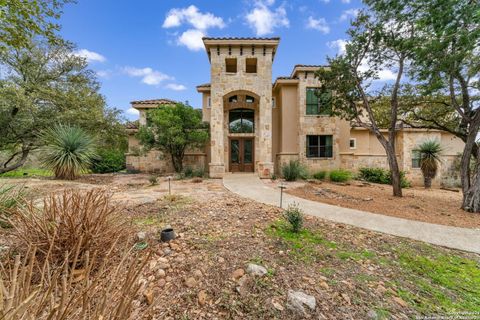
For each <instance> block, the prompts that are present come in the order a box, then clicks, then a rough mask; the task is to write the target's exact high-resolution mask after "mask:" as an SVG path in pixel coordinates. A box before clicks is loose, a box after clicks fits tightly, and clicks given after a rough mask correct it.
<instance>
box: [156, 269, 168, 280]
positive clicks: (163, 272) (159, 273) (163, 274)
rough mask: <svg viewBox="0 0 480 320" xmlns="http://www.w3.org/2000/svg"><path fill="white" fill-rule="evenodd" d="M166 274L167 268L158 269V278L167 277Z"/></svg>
mask: <svg viewBox="0 0 480 320" xmlns="http://www.w3.org/2000/svg"><path fill="white" fill-rule="evenodd" d="M165 276H166V273H165V270H163V269H158V270H157V277H158V278H165Z"/></svg>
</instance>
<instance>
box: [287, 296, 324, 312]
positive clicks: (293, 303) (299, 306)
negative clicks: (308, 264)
mask: <svg viewBox="0 0 480 320" xmlns="http://www.w3.org/2000/svg"><path fill="white" fill-rule="evenodd" d="M316 305H317V301H316V299H315V297H314V296H311V295H308V294H306V293H303V292H302V291H293V290H288V296H287V308H288V309H290V310H292V311H294V312H296V313H298V314H301V315H306V314H307V310H305V306H307V307H308V308H309V309H310V310H312V311H313V310H315V307H316Z"/></svg>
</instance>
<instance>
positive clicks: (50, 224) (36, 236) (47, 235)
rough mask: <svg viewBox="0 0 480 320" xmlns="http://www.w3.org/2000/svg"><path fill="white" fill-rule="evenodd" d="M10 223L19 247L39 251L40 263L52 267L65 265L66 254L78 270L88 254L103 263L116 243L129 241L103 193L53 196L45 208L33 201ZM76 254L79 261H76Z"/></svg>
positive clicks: (116, 211)
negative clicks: (74, 258) (45, 263)
mask: <svg viewBox="0 0 480 320" xmlns="http://www.w3.org/2000/svg"><path fill="white" fill-rule="evenodd" d="M10 222H11V224H12V226H13V228H14V231H13V235H14V236H15V237H16V238H17V239H18V240H19V242H20V245H21V246H20V247H21V248H29V247H33V246H34V247H36V257H37V259H39V261H40V262H43V261H44V260H48V262H49V264H51V265H52V266H59V265H61V264H63V263H64V260H65V253H67V252H68V253H69V258H68V263H69V265H76V267H81V266H79V265H78V264H79V263H80V261H84V259H85V256H86V255H87V253H88V252H89V253H90V255H93V254H94V255H95V257H96V259H97V261H102V259H103V258H104V257H105V256H106V255H107V253H108V250H110V248H111V247H112V246H113V245H114V244H115V243H116V242H119V243H124V242H126V239H128V237H129V236H128V234H129V228H128V226H127V224H126V220H125V219H124V218H123V216H122V214H121V211H119V209H118V208H117V206H115V205H113V204H112V201H111V196H110V194H109V193H107V191H105V190H101V189H92V190H90V191H86V192H85V191H81V190H66V191H63V192H62V193H60V194H51V195H49V196H47V197H46V198H45V199H44V201H43V205H42V206H39V205H38V203H35V202H33V201H32V202H30V203H27V204H26V205H25V206H21V207H19V208H18V209H17V210H16V212H15V214H13V215H12V217H11V219H10ZM132 238H133V237H132ZM75 254H76V255H77V256H78V257H79V258H78V259H76V260H75V261H74V260H73V256H74V255H75Z"/></svg>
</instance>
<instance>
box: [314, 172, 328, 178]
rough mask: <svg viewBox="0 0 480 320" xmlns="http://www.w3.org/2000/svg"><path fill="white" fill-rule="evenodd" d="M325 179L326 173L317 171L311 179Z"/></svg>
mask: <svg viewBox="0 0 480 320" xmlns="http://www.w3.org/2000/svg"><path fill="white" fill-rule="evenodd" d="M326 177H327V171H318V172H315V173H314V174H313V178H315V179H317V180H324V179H325V178H326Z"/></svg>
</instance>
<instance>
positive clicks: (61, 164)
mask: <svg viewBox="0 0 480 320" xmlns="http://www.w3.org/2000/svg"><path fill="white" fill-rule="evenodd" d="M40 138H41V139H42V141H43V143H44V144H45V146H44V147H43V150H42V151H43V156H42V159H41V161H42V164H43V166H44V167H45V168H47V169H50V170H52V171H53V173H54V174H55V178H57V179H65V180H73V179H75V178H76V177H77V176H78V175H79V174H80V173H81V172H84V171H87V170H88V169H90V167H91V166H92V164H93V160H94V159H95V158H96V157H97V154H96V151H95V141H94V139H93V138H92V137H91V136H90V135H89V134H87V133H86V132H85V131H83V130H82V129H81V128H78V127H72V126H67V125H62V124H58V125H55V126H53V127H52V128H50V129H48V130H46V131H44V132H43V133H42V134H41V135H40Z"/></svg>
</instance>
